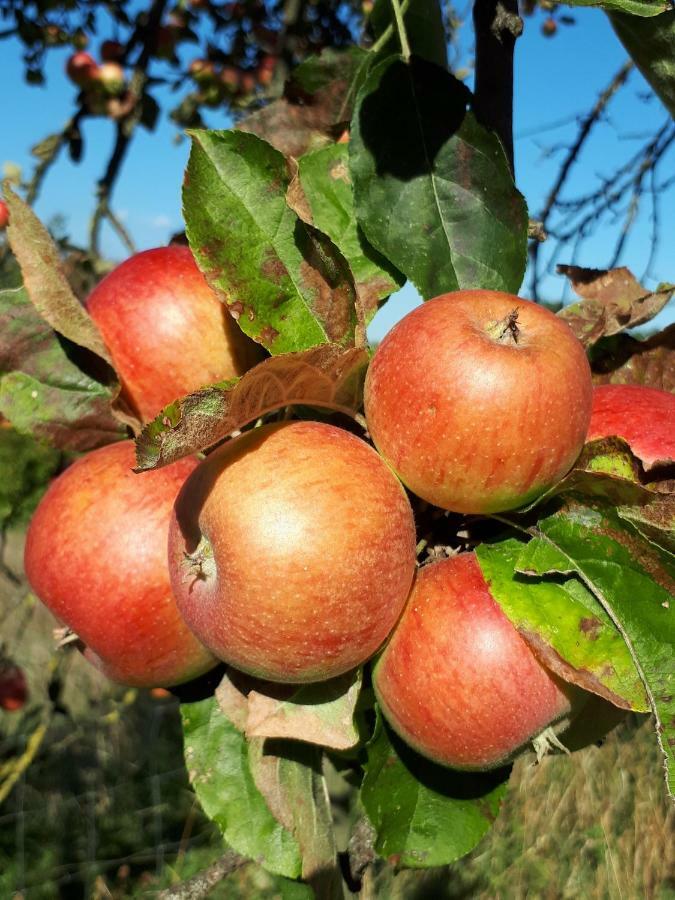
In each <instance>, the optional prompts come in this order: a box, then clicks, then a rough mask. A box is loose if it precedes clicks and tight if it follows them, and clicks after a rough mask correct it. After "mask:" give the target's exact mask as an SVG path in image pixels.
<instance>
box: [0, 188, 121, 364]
mask: <svg viewBox="0 0 675 900" xmlns="http://www.w3.org/2000/svg"><path fill="white" fill-rule="evenodd" d="M5 199H6V201H7V205H8V207H9V212H10V224H9V228H8V230H7V235H8V238H9V243H10V245H11V248H12V251H13V253H14V255H15V256H16V258H17V260H18V262H19V265H20V267H21V272H22V275H23V280H24V284H25V287H26V291H27V292H28V296H29V297H30V299H31V301H32V303H33V305H34V306H35V308H36V309H37V310H38V312H39V313H40V315H41V316H42V317H43V318H44V319H45V321H47V322H48V323H49V324H50V325H51V326H52V328H54V329H55V331H58V332H59V334H62V335H63V336H64V337H66V338H68V339H69V340H71V341H73V343H75V344H78V345H79V346H80V347H84V348H85V349H87V350H90V351H91V352H92V353H95V354H96V355H97V356H100V357H101V358H102V359H104V360H106V362H108V363H109V364H110V365H112V361H111V359H110V356H109V354H108V350H107V348H106V346H105V344H104V343H103V338H102V337H101V335H100V334H99V331H98V329H97V328H96V326H95V325H94V323H93V321H92V319H91V318H90V316H89V315H88V313H87V312H86V310H85V309H84V307H83V306H82V304H81V303H80V301H79V300H78V299H77V297H76V296H75V295H74V294H73V292H72V290H71V288H70V285H69V283H68V279H67V278H66V276H65V274H64V272H63V269H62V266H61V260H60V258H59V253H58V249H57V247H56V245H55V243H54V241H53V240H52V238H51V236H50V234H49V232H48V231H47V229H46V228H45V227H44V225H43V224H42V223H41V222H40V220H39V219H38V217H37V216H36V215H35V213H34V212H33V211H32V209H31V208H30V207H29V206H28V204H26V203H24V201H23V200H22V199H21V198H20V197H18V196H17V195H16V194H15V193H14V192H13V191H12V189H11V188H10V187H9V184H5Z"/></svg>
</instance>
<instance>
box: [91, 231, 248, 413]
mask: <svg viewBox="0 0 675 900" xmlns="http://www.w3.org/2000/svg"><path fill="white" fill-rule="evenodd" d="M86 306H87V309H88V310H89V313H90V315H91V317H92V318H93V320H94V322H95V323H96V325H97V326H98V328H99V330H100V332H101V334H102V336H103V340H104V341H105V343H106V344H107V346H108V349H109V351H110V354H111V357H112V360H113V363H114V365H115V369H116V370H117V373H118V375H119V377H120V379H121V381H122V385H123V391H124V395H125V397H126V399H127V401H128V403H129V404H130V405H131V406H132V407H133V408H134V409H135V410H136V412H137V413H138V415H139V416H140V418H141V419H143V420H144V421H149V420H150V419H153V418H154V417H155V416H156V415H157V414H158V413H159V412H161V410H162V409H163V408H164V407H165V406H166V405H167V404H168V403H171V402H172V401H173V400H175V399H176V398H178V397H182V396H184V395H185V394H189V393H190V392H191V391H195V390H198V389H199V388H201V387H204V386H205V385H207V384H212V383H213V382H215V381H222V380H225V379H229V378H234V377H236V376H239V375H243V373H244V372H246V370H247V369H249V368H251V366H252V365H254V364H255V363H256V362H259V361H260V359H261V358H262V351H261V350H260V349H259V348H258V346H257V344H255V343H254V342H253V341H252V340H251V339H250V338H248V337H247V336H246V335H245V334H244V333H243V332H242V331H241V329H240V328H239V326H238V325H237V324H236V322H235V321H234V319H233V318H232V316H231V315H230V313H229V312H228V310H227V308H226V307H225V305H224V304H223V303H221V302H220V300H219V299H218V297H217V296H216V294H215V292H214V291H213V290H211V288H210V287H209V285H208V284H207V281H206V279H205V278H204V276H203V275H202V273H201V272H200V271H199V269H198V268H197V264H196V263H195V261H194V258H193V256H192V254H191V253H190V250H189V249H188V248H187V247H181V246H171V247H160V248H158V249H155V250H145V251H143V252H142V253H137V254H135V255H134V256H132V257H131V258H130V259H127V260H126V261H125V262H123V263H122V264H121V265H119V266H117V268H116V269H114V270H113V271H112V272H111V273H110V274H109V275H107V276H106V277H105V278H104V279H103V280H102V281H101V282H100V283H99V284H98V285H97V286H96V287H95V288H94V290H93V291H92V292H91V294H90V295H89V297H88V299H87V300H86Z"/></svg>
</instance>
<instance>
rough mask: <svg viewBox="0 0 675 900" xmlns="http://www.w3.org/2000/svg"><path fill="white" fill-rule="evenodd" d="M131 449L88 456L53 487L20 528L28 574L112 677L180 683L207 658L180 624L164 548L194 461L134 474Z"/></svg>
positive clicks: (146, 683) (124, 446) (206, 664)
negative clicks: (25, 533)
mask: <svg viewBox="0 0 675 900" xmlns="http://www.w3.org/2000/svg"><path fill="white" fill-rule="evenodd" d="M134 463H135V459H134V444H133V442H132V441H123V442H122V443H118V444H111V445H109V446H107V447H102V448H100V449H99V450H94V451H93V452H92V453H88V454H87V455H86V456H83V457H81V458H80V459H78V460H77V462H75V463H74V464H73V465H72V466H70V468H68V469H66V471H65V472H64V473H63V474H62V475H60V476H59V477H58V478H57V479H56V481H54V482H53V483H52V484H51V486H50V487H49V490H48V491H47V493H46V494H45V496H44V497H43V499H42V501H41V502H40V505H39V506H38V508H37V510H36V512H35V515H34V516H33V519H32V521H31V524H30V527H29V529H28V536H27V540H26V550H25V568H26V575H27V577H28V580H29V582H30V584H31V585H32V587H33V590H34V591H35V593H36V594H37V596H38V597H39V598H40V599H41V600H42V602H43V603H44V604H45V605H46V606H48V607H49V609H50V610H51V611H52V612H53V613H54V615H55V616H56V617H57V618H58V619H59V620H60V621H61V622H63V624H64V625H67V626H68V627H69V628H70V629H72V631H74V632H75V633H76V634H77V635H78V637H79V638H80V640H81V641H82V642H83V643H84V644H85V645H86V650H85V656H87V658H88V659H89V660H90V661H91V662H92V663H93V664H94V665H95V666H96V667H97V668H98V669H100V670H101V671H102V672H103V673H104V674H105V675H107V676H108V677H109V678H111V679H112V680H113V681H119V682H121V683H122V684H128V685H132V686H136V687H155V686H167V685H174V684H180V683H182V682H184V681H189V680H190V679H191V678H194V677H196V676H197V675H200V674H202V673H203V672H206V671H208V669H210V668H211V667H212V666H214V665H215V660H214V659H213V658H212V656H211V655H210V654H209V653H208V652H207V651H206V650H205V649H204V647H202V645H201V644H200V643H199V642H198V641H197V638H195V636H194V635H193V634H192V633H191V632H190V631H189V629H188V627H187V625H186V624H185V622H184V621H183V620H182V618H181V616H180V613H179V612H178V608H177V606H176V601H175V599H174V597H173V595H172V593H171V584H170V581H169V570H168V564H167V556H166V542H167V534H168V530H169V519H170V517H171V510H172V508H173V503H174V501H175V499H176V495H177V494H178V491H179V489H180V487H181V485H182V484H183V482H184V481H185V479H186V478H187V476H188V475H189V474H190V473H191V472H192V471H193V470H194V469H195V467H196V466H197V464H198V463H197V460H196V459H194V458H190V459H183V460H180V461H179V462H177V463H174V464H173V465H171V466H167V467H166V468H163V469H156V470H154V471H151V472H145V473H143V474H142V475H137V474H135V473H134V472H133V471H132V466H133V465H134Z"/></svg>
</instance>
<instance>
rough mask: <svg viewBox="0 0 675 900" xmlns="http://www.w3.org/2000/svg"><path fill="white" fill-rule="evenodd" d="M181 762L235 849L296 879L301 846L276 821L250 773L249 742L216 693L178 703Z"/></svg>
mask: <svg viewBox="0 0 675 900" xmlns="http://www.w3.org/2000/svg"><path fill="white" fill-rule="evenodd" d="M181 715H182V719H183V735H184V742H185V762H186V764H187V768H188V773H189V775H190V781H191V782H192V786H193V788H194V790H195V793H196V794H197V797H198V798H199V802H200V803H201V805H202V807H203V809H204V812H205V813H206V815H207V816H208V817H209V818H210V819H213V821H214V822H215V823H216V825H217V826H218V828H219V829H220V831H221V832H222V835H223V837H224V839H225V841H226V842H227V843H228V844H229V845H230V847H232V848H233V849H234V850H236V851H237V852H238V853H241V854H243V855H244V856H248V857H250V858H251V859H254V860H256V862H258V863H259V864H260V865H262V866H263V867H264V868H265V869H267V870H268V871H269V872H274V873H275V874H277V875H285V876H286V877H287V878H298V877H299V876H300V874H301V871H302V860H301V852H300V847H299V845H298V842H297V840H296V839H295V837H294V836H293V834H292V833H291V832H290V831H289V830H288V829H287V828H286V827H284V825H283V824H282V823H281V822H279V821H278V819H277V818H275V816H274V815H273V813H272V811H271V810H270V808H269V806H268V804H267V802H266V801H265V798H264V797H263V794H262V793H261V792H260V790H259V788H258V787H257V786H256V783H255V780H254V778H253V774H252V772H251V759H250V750H249V746H248V743H247V741H246V739H245V737H244V735H243V734H242V733H241V732H240V731H239V730H238V729H237V728H236V727H235V725H234V724H233V723H232V722H231V721H230V720H229V719H228V718H227V717H226V715H225V713H224V712H223V711H222V710H221V709H220V707H219V705H218V703H217V701H216V699H215V697H209V698H208V699H206V700H201V701H198V702H196V703H187V704H182V705H181Z"/></svg>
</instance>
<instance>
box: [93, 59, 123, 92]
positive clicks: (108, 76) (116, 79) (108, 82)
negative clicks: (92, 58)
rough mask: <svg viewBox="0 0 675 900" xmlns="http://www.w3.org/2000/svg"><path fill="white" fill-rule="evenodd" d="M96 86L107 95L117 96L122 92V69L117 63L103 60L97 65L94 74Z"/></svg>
mask: <svg viewBox="0 0 675 900" xmlns="http://www.w3.org/2000/svg"><path fill="white" fill-rule="evenodd" d="M94 79H95V82H96V85H97V87H98V86H100V88H101V89H102V91H103V92H104V93H105V94H106V95H108V96H109V97H117V96H118V95H119V94H121V93H122V91H123V90H124V87H125V85H126V77H125V75H124V69H123V68H122V66H121V65H120V64H119V63H116V62H104V63H102V65H100V66H99V67H98V71H97V72H96V75H95V76H94Z"/></svg>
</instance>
